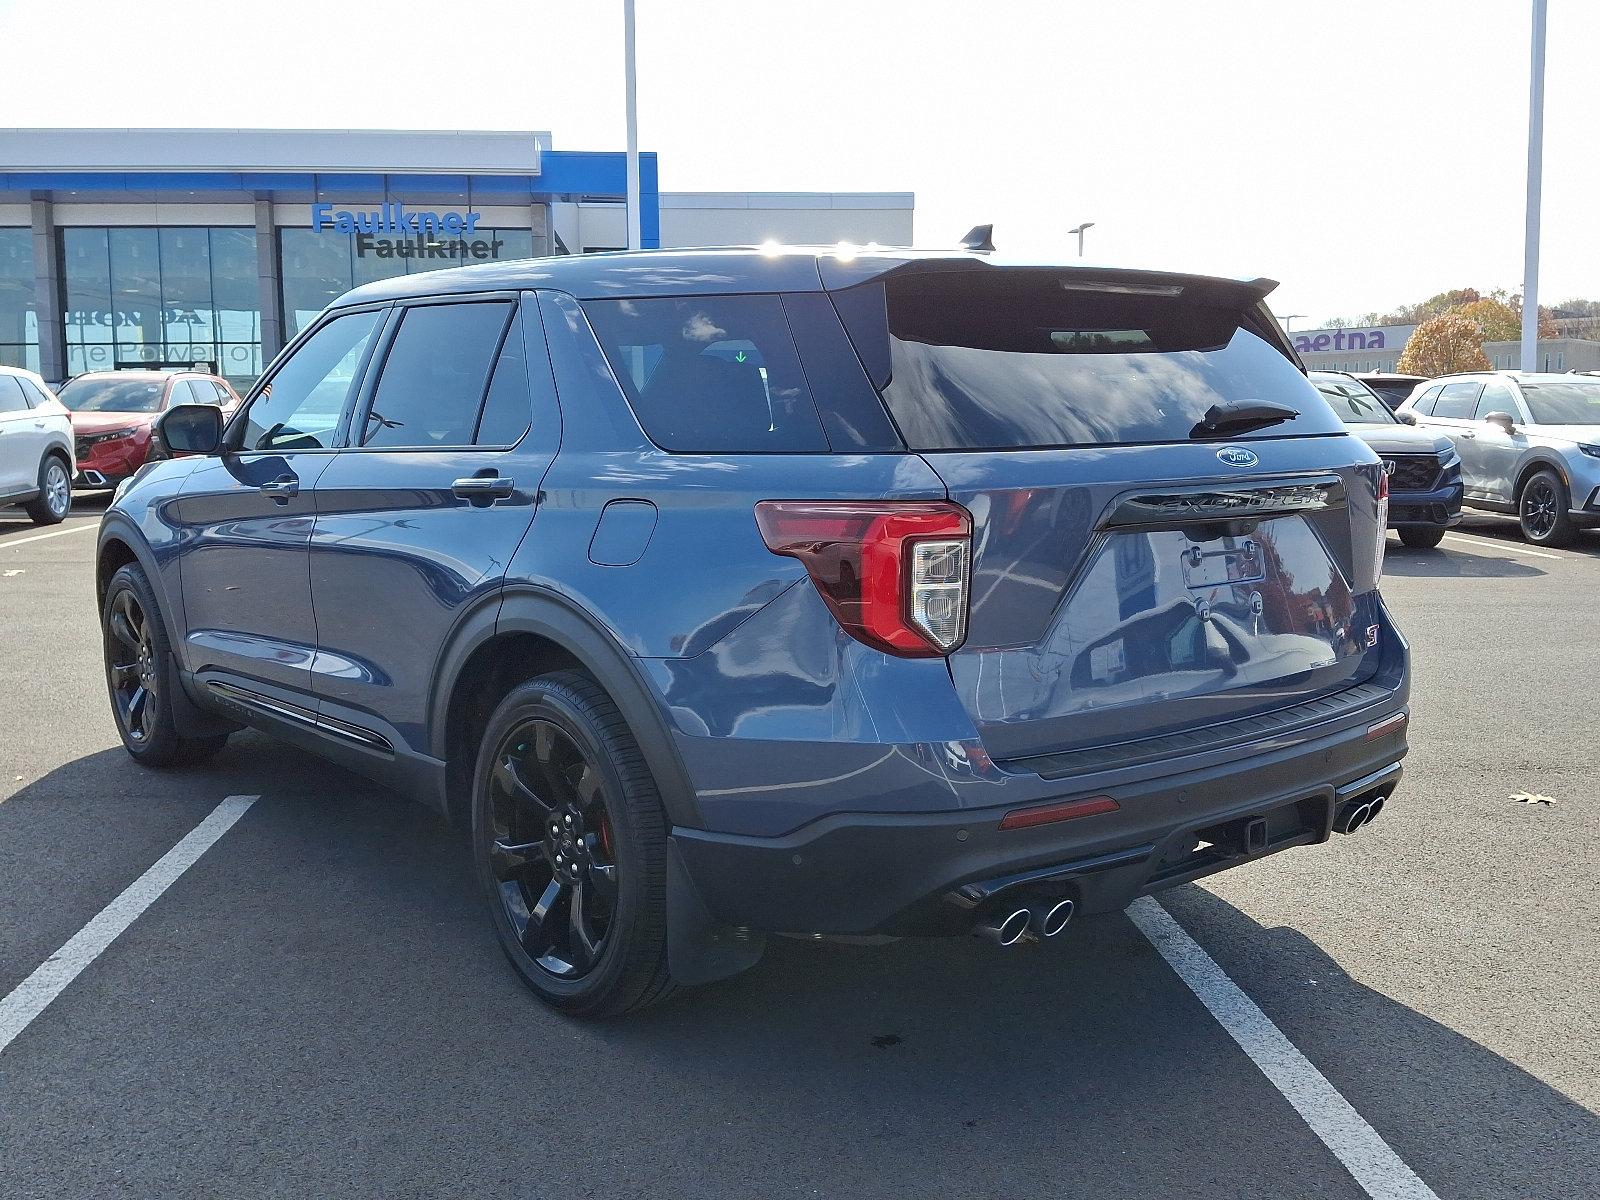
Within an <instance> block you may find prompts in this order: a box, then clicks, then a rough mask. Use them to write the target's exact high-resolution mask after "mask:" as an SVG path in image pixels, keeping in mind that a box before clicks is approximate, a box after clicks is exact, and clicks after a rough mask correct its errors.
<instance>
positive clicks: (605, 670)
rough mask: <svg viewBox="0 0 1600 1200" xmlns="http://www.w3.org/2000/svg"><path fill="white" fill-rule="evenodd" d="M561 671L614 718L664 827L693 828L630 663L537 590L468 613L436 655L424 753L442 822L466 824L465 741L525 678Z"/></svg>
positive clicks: (571, 609)
mask: <svg viewBox="0 0 1600 1200" xmlns="http://www.w3.org/2000/svg"><path fill="white" fill-rule="evenodd" d="M564 668H577V669H579V670H582V671H585V672H586V673H588V674H589V675H590V676H591V677H593V678H594V680H595V681H596V682H597V683H598V684H599V685H600V686H601V687H602V688H604V689H605V691H606V694H607V695H608V696H610V698H611V700H612V702H613V703H614V704H615V705H616V706H617V709H618V710H619V711H620V712H621V713H622V716H623V718H624V719H625V720H626V721H627V722H628V728H629V729H630V730H631V731H632V733H633V736H634V740H635V741H637V742H638V743H639V749H640V752H641V753H642V754H643V755H644V759H645V762H646V764H647V765H648V766H649V767H650V773H651V775H652V776H654V778H655V781H656V787H657V789H658V790H659V792H660V794H661V802H662V805H663V807H664V808H665V809H666V814H667V819H668V821H669V822H670V823H671V824H672V825H674V826H680V825H682V826H690V827H694V828H699V827H701V826H702V821H701V818H700V812H699V806H698V804H697V803H696V800H695V795H694V790H693V788H692V787H691V786H690V785H689V780H688V774H687V772H686V771H685V770H684V767H683V763H682V761H681V759H680V758H679V756H678V752H677V749H676V747H675V746H674V745H673V742H672V736H671V734H670V732H669V731H668V728H667V723H666V719H665V717H664V715H663V713H662V712H661V708H660V706H659V704H658V703H657V702H656V700H655V699H654V698H653V696H652V694H651V692H650V690H649V686H648V685H647V684H646V683H645V681H644V677H643V675H642V673H641V672H640V671H639V669H638V667H637V665H636V664H635V663H634V662H633V659H632V656H630V655H629V654H628V653H627V652H626V651H625V650H624V649H623V648H622V647H621V645H620V644H619V643H618V642H617V640H616V638H615V637H614V636H613V635H612V634H611V633H610V632H609V631H608V630H606V629H605V627H604V626H603V625H602V624H601V623H600V622H599V621H598V620H597V619H596V618H594V617H593V616H591V615H590V614H589V613H587V612H585V611H583V610H582V609H580V608H579V607H578V606H577V605H575V604H573V603H572V602H571V601H569V600H567V599H566V598H565V597H562V596H559V595H557V594H555V593H552V592H550V591H548V590H545V589H540V588H510V589H508V590H506V591H505V592H503V593H501V595H500V597H499V601H498V604H495V603H490V604H485V605H482V606H480V607H479V608H478V609H476V610H474V611H473V612H472V613H470V614H468V615H467V616H466V617H465V618H463V620H462V622H461V623H460V624H459V625H458V626H457V630H456V632H455V634H454V635H453V636H452V638H451V640H450V642H449V643H448V644H447V646H446V649H445V651H444V653H443V654H442V655H441V656H440V665H439V668H438V670H437V671H436V672H435V683H434V688H433V702H432V704H433V707H432V711H431V714H430V720H429V751H430V753H431V754H432V755H433V756H434V757H435V758H438V759H440V760H441V761H443V762H444V764H445V775H444V788H445V795H444V797H442V799H443V802H444V807H445V809H446V811H447V812H448V813H449V815H450V816H451V817H452V818H453V819H455V820H458V821H461V820H465V819H466V818H467V817H468V815H469V814H468V811H467V808H466V805H467V802H468V799H469V797H470V794H471V784H472V769H473V765H474V759H475V755H474V753H473V747H474V745H475V741H474V738H473V734H474V732H475V731H476V730H481V729H482V727H483V725H484V724H485V723H487V721H488V718H489V716H490V714H491V713H492V712H493V711H494V708H495V706H496V705H497V704H498V703H499V702H500V698H501V697H502V696H504V695H505V694H506V692H508V691H510V690H511V688H513V687H515V686H516V685H517V684H519V683H523V682H525V681H526V680H528V679H530V678H533V677H534V676H535V675H541V674H545V673H546V672H549V671H555V670H561V669H564Z"/></svg>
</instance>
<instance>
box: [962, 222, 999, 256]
mask: <svg viewBox="0 0 1600 1200" xmlns="http://www.w3.org/2000/svg"><path fill="white" fill-rule="evenodd" d="M961 245H962V247H963V248H964V249H967V250H978V251H990V252H992V251H993V250H994V226H993V225H974V226H973V227H972V228H971V229H970V230H969V231H968V232H967V236H966V237H964V238H962V239H961Z"/></svg>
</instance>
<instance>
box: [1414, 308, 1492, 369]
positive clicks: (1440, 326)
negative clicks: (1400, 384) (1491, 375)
mask: <svg viewBox="0 0 1600 1200" xmlns="http://www.w3.org/2000/svg"><path fill="white" fill-rule="evenodd" d="M1483 341H1484V338H1483V329H1482V327H1481V326H1480V325H1479V324H1478V322H1477V321H1474V320H1473V319H1472V318H1471V317H1468V316H1463V315H1462V314H1461V313H1458V312H1450V313H1445V314H1444V315H1443V316H1440V317H1434V318H1433V319H1432V320H1428V321H1424V322H1423V323H1422V324H1421V325H1418V326H1417V328H1416V331H1415V332H1414V333H1412V335H1411V336H1410V337H1409V338H1407V339H1406V348H1405V350H1404V351H1403V352H1402V353H1401V355H1400V361H1399V362H1397V363H1396V364H1395V368H1394V369H1395V370H1396V371H1398V372H1400V373H1401V374H1402V375H1427V376H1429V377H1430V378H1431V377H1432V376H1434V375H1448V374H1450V373H1451V372H1452V371H1488V370H1490V369H1491V367H1490V365H1489V359H1488V358H1487V357H1486V356H1485V355H1484V353H1483Z"/></svg>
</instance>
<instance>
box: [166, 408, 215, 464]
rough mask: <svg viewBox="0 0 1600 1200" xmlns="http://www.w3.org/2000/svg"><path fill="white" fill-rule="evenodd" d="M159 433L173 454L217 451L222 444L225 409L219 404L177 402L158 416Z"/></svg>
mask: <svg viewBox="0 0 1600 1200" xmlns="http://www.w3.org/2000/svg"><path fill="white" fill-rule="evenodd" d="M156 436H157V437H159V438H160V439H161V444H162V445H163V446H164V447H166V450H167V452H168V453H169V454H171V455H173V456H174V457H177V456H178V455H181V454H215V453H216V452H217V451H218V450H219V449H221V448H222V410H221V409H220V408H218V407H217V406H216V405H215V404H174V405H173V406H172V407H171V408H169V409H167V411H166V412H164V413H162V414H161V415H160V416H159V417H157V418H156Z"/></svg>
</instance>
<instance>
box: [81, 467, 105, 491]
mask: <svg viewBox="0 0 1600 1200" xmlns="http://www.w3.org/2000/svg"><path fill="white" fill-rule="evenodd" d="M83 482H84V483H86V484H88V485H89V486H90V487H92V488H103V487H105V486H106V477H105V476H104V475H102V474H100V472H99V471H84V472H83Z"/></svg>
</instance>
